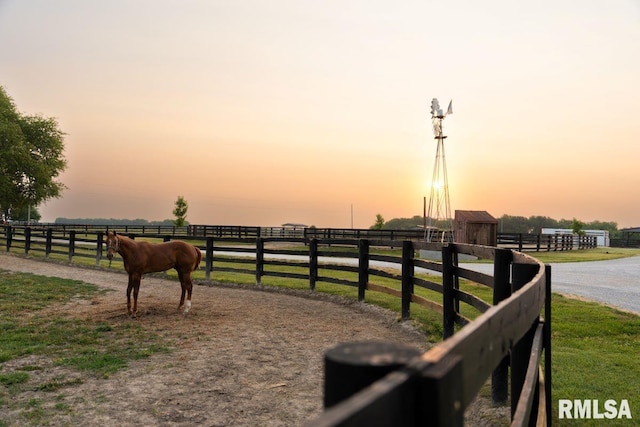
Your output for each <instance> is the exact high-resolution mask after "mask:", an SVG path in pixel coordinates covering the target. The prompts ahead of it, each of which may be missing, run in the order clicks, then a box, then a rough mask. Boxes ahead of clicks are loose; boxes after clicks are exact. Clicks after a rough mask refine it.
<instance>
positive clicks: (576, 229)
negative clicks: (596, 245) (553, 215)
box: [571, 218, 585, 236]
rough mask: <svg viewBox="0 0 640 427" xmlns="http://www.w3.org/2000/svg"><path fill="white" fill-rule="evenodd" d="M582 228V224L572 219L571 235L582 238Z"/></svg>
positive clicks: (583, 232)
mask: <svg viewBox="0 0 640 427" xmlns="http://www.w3.org/2000/svg"><path fill="white" fill-rule="evenodd" d="M584 226H585V223H584V222H582V221H580V220H578V219H576V218H573V222H572V223H571V230H572V231H573V234H577V235H579V236H584V235H585V231H584Z"/></svg>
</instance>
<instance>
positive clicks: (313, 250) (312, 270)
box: [309, 237, 318, 291]
mask: <svg viewBox="0 0 640 427" xmlns="http://www.w3.org/2000/svg"><path fill="white" fill-rule="evenodd" d="M316 280H318V239H316V238H315V237H314V238H312V239H311V240H309V289H311V290H312V291H314V290H315V289H316Z"/></svg>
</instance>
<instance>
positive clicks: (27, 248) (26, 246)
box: [24, 227, 31, 255]
mask: <svg viewBox="0 0 640 427" xmlns="http://www.w3.org/2000/svg"><path fill="white" fill-rule="evenodd" d="M30 250H31V227H25V229H24V254H25V255H28V254H29V251H30Z"/></svg>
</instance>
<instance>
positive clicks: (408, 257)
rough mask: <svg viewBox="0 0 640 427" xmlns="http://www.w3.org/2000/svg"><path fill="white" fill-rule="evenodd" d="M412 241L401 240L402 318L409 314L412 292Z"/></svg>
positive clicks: (406, 317)
mask: <svg viewBox="0 0 640 427" xmlns="http://www.w3.org/2000/svg"><path fill="white" fill-rule="evenodd" d="M413 257H414V255H413V242H412V241H411V240H403V241H402V320H407V319H408V318H409V316H410V315H411V295H412V294H413V274H414V270H415V268H414V263H413Z"/></svg>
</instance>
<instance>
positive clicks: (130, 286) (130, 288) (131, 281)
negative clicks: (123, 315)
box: [127, 276, 133, 316]
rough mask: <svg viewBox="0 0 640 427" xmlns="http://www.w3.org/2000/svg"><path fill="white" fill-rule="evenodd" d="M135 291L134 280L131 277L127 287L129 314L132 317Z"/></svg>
mask: <svg viewBox="0 0 640 427" xmlns="http://www.w3.org/2000/svg"><path fill="white" fill-rule="evenodd" d="M132 289H133V278H132V277H131V276H129V283H128V285H127V314H128V315H129V316H131V290H132Z"/></svg>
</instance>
